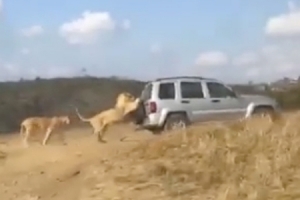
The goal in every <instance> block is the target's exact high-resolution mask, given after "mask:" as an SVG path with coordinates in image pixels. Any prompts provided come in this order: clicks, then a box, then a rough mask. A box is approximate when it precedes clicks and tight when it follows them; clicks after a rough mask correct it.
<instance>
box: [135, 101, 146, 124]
mask: <svg viewBox="0 0 300 200" xmlns="http://www.w3.org/2000/svg"><path fill="white" fill-rule="evenodd" d="M134 118H135V123H136V124H139V125H140V124H142V123H143V121H144V119H145V118H146V110H145V106H144V101H140V103H139V105H138V108H137V109H136V110H135V111H134Z"/></svg>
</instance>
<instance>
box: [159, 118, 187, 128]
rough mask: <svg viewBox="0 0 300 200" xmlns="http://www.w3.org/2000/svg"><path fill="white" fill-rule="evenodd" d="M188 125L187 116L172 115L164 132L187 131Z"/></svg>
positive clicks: (167, 120) (166, 123) (165, 125)
mask: <svg viewBox="0 0 300 200" xmlns="http://www.w3.org/2000/svg"><path fill="white" fill-rule="evenodd" d="M187 125H188V119H187V117H186V115H185V114H171V115H169V116H168V117H167V119H166V122H165V124H164V131H170V130H176V129H177V130H178V129H185V128H186V127H187Z"/></svg>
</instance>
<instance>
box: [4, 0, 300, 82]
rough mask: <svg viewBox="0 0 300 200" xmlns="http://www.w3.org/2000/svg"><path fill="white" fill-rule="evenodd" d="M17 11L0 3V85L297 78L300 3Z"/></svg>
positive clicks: (110, 4)
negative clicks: (97, 79) (90, 79)
mask: <svg viewBox="0 0 300 200" xmlns="http://www.w3.org/2000/svg"><path fill="white" fill-rule="evenodd" d="M20 2H21V1H20V0H0V70H1V74H0V81H6V80H19V79H21V78H23V79H32V78H35V77H44V78H52V77H72V76H79V75H83V69H85V71H86V72H85V73H87V74H89V75H92V76H101V77H103V76H121V77H128V78H134V79H140V80H150V79H153V78H158V77H166V76H179V75H194V76H204V77H213V78H217V79H220V80H222V81H226V82H230V83H241V82H248V81H253V82H261V81H273V80H276V79H278V78H282V77H284V76H286V77H291V78H298V76H300V0H294V1H285V0H280V1H279V0H272V1H271V0H263V1H262V0H244V1H241V0H210V1H199V0H198V1H196V0H191V1H181V0H172V1H171V0H166V1H158V0H151V1H133V0H127V1H124V0H103V1H95V0H84V1H82V0H81V1H79V0H77V1H76V0H72V1H71V0H64V1H58V0H43V1H41V0H26V3H25V2H24V4H21V3H20ZM298 5H299V6H298Z"/></svg>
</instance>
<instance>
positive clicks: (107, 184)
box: [0, 112, 300, 200]
mask: <svg viewBox="0 0 300 200" xmlns="http://www.w3.org/2000/svg"><path fill="white" fill-rule="evenodd" d="M299 120H300V112H294V113H289V114H288V115H286V116H284V117H282V118H280V119H278V120H275V121H272V120H270V118H253V119H250V120H246V121H239V122H226V123H225V122H224V123H222V122H211V123H207V124H202V125H198V126H192V127H190V128H189V129H188V130H187V131H175V132H172V133H166V134H163V135H151V134H150V133H149V132H146V131H136V132H134V131H133V127H130V126H129V125H128V126H125V125H120V126H115V127H111V129H109V132H108V134H107V137H106V139H107V140H108V142H107V143H106V144H102V143H98V142H97V140H96V137H95V136H93V135H92V134H91V129H90V128H82V129H73V130H69V131H67V132H66V140H67V145H63V143H62V141H61V140H60V137H58V136H54V137H53V138H52V139H51V140H50V142H49V146H45V147H43V146H41V145H39V143H34V142H33V143H32V146H31V147H30V148H28V149H24V148H23V147H22V146H21V141H20V137H19V136H18V135H10V136H3V137H2V138H0V150H1V151H2V153H0V199H1V200H2V199H3V200H38V199H41V200H50V199H51V200H102V199H103V200H133V199H134V200H135V199H139V200H154V199H155V200H182V199H188V200H199V199H210V200H244V199H245V200H282V199H285V200H294V199H300V192H299V185H300V162H299V157H300V146H299V143H300V124H299ZM124 136H127V138H126V139H125V141H123V142H121V141H120V139H121V138H123V137H124ZM36 139H37V140H39V141H40V140H41V138H36Z"/></svg>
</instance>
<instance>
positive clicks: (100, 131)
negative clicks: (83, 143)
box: [95, 124, 107, 143]
mask: <svg viewBox="0 0 300 200" xmlns="http://www.w3.org/2000/svg"><path fill="white" fill-rule="evenodd" d="M106 131H107V124H103V125H102V126H101V127H100V128H98V129H95V133H96V134H97V136H98V142H102V143H106V140H103V137H104V134H105V133H106Z"/></svg>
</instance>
